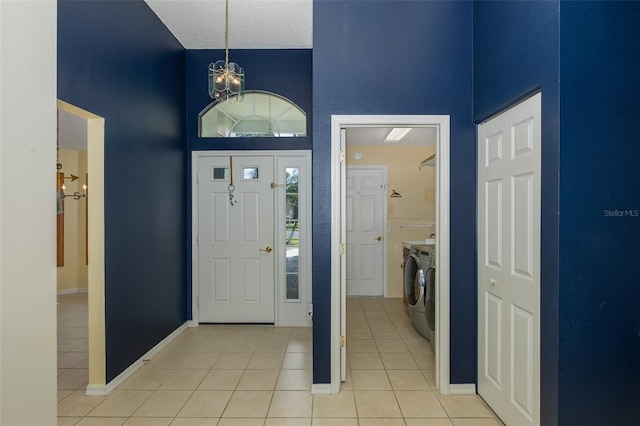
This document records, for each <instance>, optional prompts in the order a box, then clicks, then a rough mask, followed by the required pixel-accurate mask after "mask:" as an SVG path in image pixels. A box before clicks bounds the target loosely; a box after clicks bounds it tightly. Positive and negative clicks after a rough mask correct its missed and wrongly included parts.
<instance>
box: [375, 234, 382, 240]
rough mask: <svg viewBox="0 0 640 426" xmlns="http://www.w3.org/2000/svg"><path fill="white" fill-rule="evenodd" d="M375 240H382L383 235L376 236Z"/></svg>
mask: <svg viewBox="0 0 640 426" xmlns="http://www.w3.org/2000/svg"><path fill="white" fill-rule="evenodd" d="M374 240H378V241H382V236H380V235H378V236H377V237H375V238H374Z"/></svg>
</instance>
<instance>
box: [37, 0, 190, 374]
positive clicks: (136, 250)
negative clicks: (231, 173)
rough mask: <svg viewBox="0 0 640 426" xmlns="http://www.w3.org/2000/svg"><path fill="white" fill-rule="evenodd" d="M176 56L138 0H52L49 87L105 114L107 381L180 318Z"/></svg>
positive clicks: (177, 50) (180, 82)
mask: <svg viewBox="0 0 640 426" xmlns="http://www.w3.org/2000/svg"><path fill="white" fill-rule="evenodd" d="M184 63H185V54H184V49H183V48H182V46H181V45H180V44H179V43H178V42H177V41H176V40H175V38H174V37H173V36H172V35H171V34H170V33H169V31H168V30H167V29H166V28H165V27H164V25H163V24H162V23H161V22H160V21H159V20H158V18H157V17H156V15H155V14H154V13H153V12H152V11H151V10H150V9H149V7H148V6H147V5H146V4H145V3H144V2H142V1H135V2H134V1H126V2H114V1H91V2H80V1H59V2H58V97H59V98H60V99H62V100H64V101H66V102H69V103H71V104H73V105H76V106H78V107H80V108H83V109H85V110H88V111H91V112H93V113H95V114H98V115H100V116H102V117H104V118H105V227H106V230H105V262H106V265H105V266H106V285H105V299H106V301H105V308H106V314H105V316H106V340H107V341H106V343H107V353H106V355H107V361H106V362H107V382H108V381H110V380H112V379H113V378H114V377H116V376H117V375H118V374H119V373H121V372H122V371H123V370H124V369H126V368H127V367H129V365H131V364H132V363H133V362H134V361H136V360H137V359H138V358H139V357H141V356H142V355H143V354H144V353H145V352H146V351H148V350H149V349H150V348H152V347H153V346H155V345H156V344H157V343H158V342H159V341H160V340H162V339H163V338H164V337H166V336H167V335H168V334H169V333H171V332H172V331H173V330H175V329H176V328H177V327H178V326H180V325H181V324H182V323H183V322H184V321H185V319H186V306H187V304H186V287H187V286H186V237H185V235H186V233H187V230H186V227H185V224H186V220H185V211H186V209H185V206H186V198H185V190H184V188H185V179H186V171H185V151H186V138H185V135H186V127H185V89H184V81H185V72H184ZM43 72H46V70H43ZM89 182H90V180H89Z"/></svg>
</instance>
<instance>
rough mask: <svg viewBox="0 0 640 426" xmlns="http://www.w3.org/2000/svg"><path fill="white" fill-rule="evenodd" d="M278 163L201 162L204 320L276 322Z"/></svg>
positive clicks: (262, 159) (243, 159)
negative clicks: (275, 181) (275, 187)
mask: <svg viewBox="0 0 640 426" xmlns="http://www.w3.org/2000/svg"><path fill="white" fill-rule="evenodd" d="M273 161H274V160H273V157H272V156H236V157H234V156H216V157H199V158H198V180H197V182H198V297H199V321H200V322H225V323H249V322H251V323H273V322H274V319H275V318H274V309H275V308H274V300H275V299H274V293H275V288H274V279H275V274H274V252H273V250H274V232H273V227H274V217H273V214H274V201H273V198H274V195H273V189H272V188H271V183H272V182H273V167H274V165H273Z"/></svg>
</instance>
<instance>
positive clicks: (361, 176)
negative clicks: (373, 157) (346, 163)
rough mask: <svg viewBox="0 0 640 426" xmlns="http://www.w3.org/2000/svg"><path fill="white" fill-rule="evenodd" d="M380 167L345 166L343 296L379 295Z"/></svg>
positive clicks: (381, 240) (382, 199)
mask: <svg viewBox="0 0 640 426" xmlns="http://www.w3.org/2000/svg"><path fill="white" fill-rule="evenodd" d="M384 178H385V176H384V169H381V168H355V167H347V176H346V189H347V194H346V204H347V205H346V228H347V244H346V251H347V253H346V254H347V296H382V295H383V275H384V274H383V271H384V268H383V265H384V259H383V252H384V250H383V249H384V244H386V241H385V240H384V238H383V237H384V235H385V234H384V226H385V225H384V211H385V208H386V206H385V189H384V184H385V182H384Z"/></svg>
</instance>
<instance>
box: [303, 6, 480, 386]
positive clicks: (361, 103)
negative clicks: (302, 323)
mask: <svg viewBox="0 0 640 426" xmlns="http://www.w3.org/2000/svg"><path fill="white" fill-rule="evenodd" d="M471 12H472V5H471V3H470V2H437V1H433V2H432V1H429V2H416V1H316V2H314V5H313V13H314V15H313V19H314V24H313V28H314V32H313V107H314V114H313V126H314V127H313V129H314V130H313V305H314V321H313V322H314V329H313V347H314V358H313V381H314V383H329V382H330V380H331V379H330V367H331V366H330V331H331V330H330V317H331V280H330V268H331V259H330V254H331V249H330V243H331V239H330V232H329V231H330V227H331V203H330V202H328V200H330V199H331V176H330V173H331V164H330V155H331V137H330V131H331V115H332V114H347V115H352V114H449V115H451V262H452V265H455V267H454V268H452V270H451V380H452V383H475V381H476V361H475V359H476V357H475V353H476V289H475V276H476V272H475V271H476V263H475V234H476V228H475V170H476V168H475V133H474V127H473V125H472V118H471V53H472V52H471V20H472V14H471Z"/></svg>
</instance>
